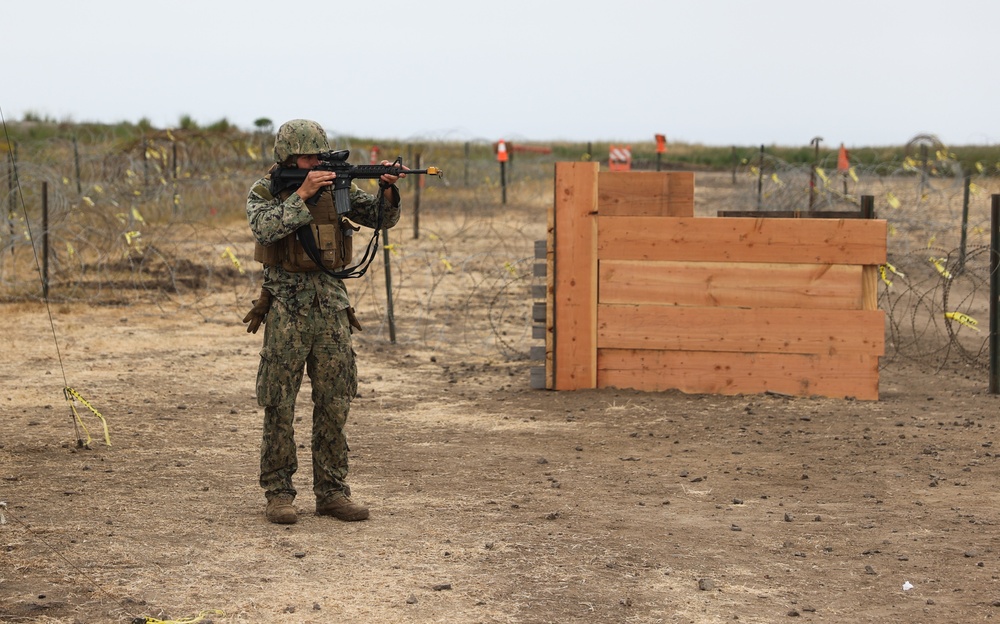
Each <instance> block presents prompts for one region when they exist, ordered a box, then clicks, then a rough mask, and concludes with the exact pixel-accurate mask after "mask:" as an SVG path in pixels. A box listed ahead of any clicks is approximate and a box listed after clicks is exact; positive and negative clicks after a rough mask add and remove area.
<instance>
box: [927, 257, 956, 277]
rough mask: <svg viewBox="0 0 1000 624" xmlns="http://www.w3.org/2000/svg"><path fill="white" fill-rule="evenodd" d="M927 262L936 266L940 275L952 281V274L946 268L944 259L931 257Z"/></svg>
mask: <svg viewBox="0 0 1000 624" xmlns="http://www.w3.org/2000/svg"><path fill="white" fill-rule="evenodd" d="M927 260H928V261H929V262H930V263H931V264H933V265H934V268H935V269H937V272H938V273H940V274H941V276H942V277H944V278H945V279H951V273H949V272H948V269H946V268H945V267H944V259H942V258H934V257H931V258H928V259H927Z"/></svg>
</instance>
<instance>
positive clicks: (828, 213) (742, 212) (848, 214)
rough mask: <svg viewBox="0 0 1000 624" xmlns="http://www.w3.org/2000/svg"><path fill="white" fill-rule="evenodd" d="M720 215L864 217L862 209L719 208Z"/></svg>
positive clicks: (784, 217) (799, 217)
mask: <svg viewBox="0 0 1000 624" xmlns="http://www.w3.org/2000/svg"><path fill="white" fill-rule="evenodd" d="M716 216H718V217H752V218H754V219H758V218H760V219H864V218H866V217H865V216H864V214H863V213H862V212H861V211H860V210H852V211H850V212H848V211H846V210H811V211H806V212H803V211H801V210H719V211H717V212H716Z"/></svg>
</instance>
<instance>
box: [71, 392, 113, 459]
mask: <svg viewBox="0 0 1000 624" xmlns="http://www.w3.org/2000/svg"><path fill="white" fill-rule="evenodd" d="M63 396H65V397H66V402H67V403H69V408H70V410H72V412H73V417H74V418H75V419H76V422H78V423H79V424H80V427H82V428H83V432H84V433H85V434H87V442H86V444H87V445H88V446H89V445H90V439H91V438H90V432H89V431H87V425H85V424H83V419H82V418H80V414H79V413H77V411H76V403H74V402H73V399H71V398H70V397H71V396H72V397H73V398H74V399H76V400H78V401H80V403H83V404H84V405H85V406H86V407H87V409H89V410H90V411H91V412H93V413H94V416H97V417H98V418H99V419H100V421H101V424H102V425H104V443H105V444H107V445H108V446H111V433H110V432H109V431H108V421H107V420H105V419H104V416H101V413H100V412H98V411H97V410H96V409H94V406H93V405H91V404H90V403H88V402H87V399H85V398H83V397H82V396H80V393H79V392H77V391H76V390H74V389H73V388H70V387H69V386H67V387H65V388H63Z"/></svg>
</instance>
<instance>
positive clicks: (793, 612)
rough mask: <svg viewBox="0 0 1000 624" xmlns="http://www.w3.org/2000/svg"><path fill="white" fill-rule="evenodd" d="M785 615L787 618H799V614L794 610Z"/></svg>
mask: <svg viewBox="0 0 1000 624" xmlns="http://www.w3.org/2000/svg"><path fill="white" fill-rule="evenodd" d="M785 615H787V616H788V617H799V615H800V613H799V612H798V611H796V610H795V609H792V610H791V611H789V612H788V613H786V614H785Z"/></svg>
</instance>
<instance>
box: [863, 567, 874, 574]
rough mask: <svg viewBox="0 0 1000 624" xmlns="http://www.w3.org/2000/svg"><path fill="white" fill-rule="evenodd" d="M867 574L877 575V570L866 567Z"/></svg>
mask: <svg viewBox="0 0 1000 624" xmlns="http://www.w3.org/2000/svg"><path fill="white" fill-rule="evenodd" d="M865 574H875V568H873V567H871V566H870V565H866V566H865Z"/></svg>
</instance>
